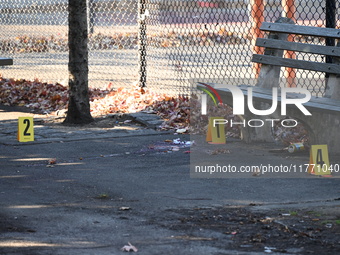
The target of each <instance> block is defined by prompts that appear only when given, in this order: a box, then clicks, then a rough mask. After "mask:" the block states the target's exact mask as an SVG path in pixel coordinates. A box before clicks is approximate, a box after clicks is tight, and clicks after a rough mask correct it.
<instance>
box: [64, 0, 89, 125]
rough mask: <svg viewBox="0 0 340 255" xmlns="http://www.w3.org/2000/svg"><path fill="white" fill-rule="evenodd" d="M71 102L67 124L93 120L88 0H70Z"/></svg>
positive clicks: (69, 65)
mask: <svg viewBox="0 0 340 255" xmlns="http://www.w3.org/2000/svg"><path fill="white" fill-rule="evenodd" d="M68 21H69V33H68V41H69V63H68V70H69V104H68V112H67V116H66V119H65V121H64V123H65V124H87V123H90V122H92V121H93V118H92V116H91V113H90V101H89V89H88V48H87V43H88V31H87V12H86V0H69V19H68Z"/></svg>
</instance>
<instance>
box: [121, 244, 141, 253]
mask: <svg viewBox="0 0 340 255" xmlns="http://www.w3.org/2000/svg"><path fill="white" fill-rule="evenodd" d="M121 251H126V252H130V251H133V252H137V251H138V249H137V248H136V247H135V246H133V245H132V244H131V243H130V242H128V245H124V246H123V247H122V248H121Z"/></svg>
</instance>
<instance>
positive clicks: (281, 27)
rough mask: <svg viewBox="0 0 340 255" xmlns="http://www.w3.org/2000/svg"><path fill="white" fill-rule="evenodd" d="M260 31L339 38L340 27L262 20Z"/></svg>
mask: <svg viewBox="0 0 340 255" xmlns="http://www.w3.org/2000/svg"><path fill="white" fill-rule="evenodd" d="M260 29H261V30H262V31H268V32H279V33H287V34H298V35H310V36H318V37H330V38H338V39H340V29H334V28H326V27H310V26H299V25H293V24H285V23H269V22H263V23H262V25H261V28H260Z"/></svg>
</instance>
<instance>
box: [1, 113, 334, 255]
mask: <svg viewBox="0 0 340 255" xmlns="http://www.w3.org/2000/svg"><path fill="white" fill-rule="evenodd" d="M2 114H4V112H2ZM23 114H24V115H26V116H32V114H31V113H22V112H20V111H19V112H17V114H14V113H11V112H6V114H5V115H6V116H9V117H7V118H2V120H0V151H1V152H0V173H1V174H0V187H1V188H0V208H1V210H0V216H1V217H0V218H1V221H0V223H1V224H0V254H38V255H39V254H75V255H76V254H121V253H122V251H121V250H120V249H121V248H122V247H123V246H124V245H127V244H128V242H131V243H132V244H133V245H135V246H136V247H137V248H138V253H139V254H263V252H252V251H248V252H242V251H235V250H231V249H230V248H229V247H228V246H227V245H226V246H225V247H224V248H221V246H218V245H217V246H216V245H214V243H208V242H205V240H204V239H202V240H198V241H197V240H196V241H195V242H192V241H188V240H184V239H181V240H179V238H176V237H178V236H183V235H184V233H183V232H181V230H174V229H171V228H170V229H169V228H167V227H164V224H163V221H164V218H166V219H168V220H169V219H171V218H172V217H174V215H173V213H172V212H171V210H181V209H183V210H184V209H192V208H215V207H223V206H249V205H251V206H252V207H253V208H254V210H261V209H262V208H266V209H268V208H285V207H287V206H290V207H299V208H300V207H307V208H308V207H310V208H317V207H332V208H334V207H338V206H340V201H339V198H340V189H339V178H337V177H338V175H337V174H334V175H333V176H332V177H328V178H326V177H317V176H312V175H309V174H307V173H300V174H303V175H304V176H303V178H300V177H301V176H299V178H284V177H282V176H280V178H275V176H274V177H272V178H265V176H263V175H254V174H251V173H249V176H248V177H247V178H211V179H210V178H192V177H191V176H190V163H191V161H190V156H191V153H192V152H193V151H195V150H196V151H197V150H198V151H200V153H201V154H199V155H202V159H204V157H206V158H207V160H211V157H214V156H215V155H212V154H211V153H210V152H209V151H211V150H212V149H214V147H210V148H206V147H200V146H199V145H196V146H193V145H192V143H193V141H192V137H190V135H186V134H174V133H173V132H168V131H157V130H155V129H152V128H150V127H146V126H145V125H135V122H134V123H131V122H126V123H122V125H116V126H113V127H111V128H108V127H105V128H101V127H86V126H85V127H81V128H79V127H65V126H62V125H46V123H44V122H43V121H42V119H41V117H42V116H35V117H36V122H35V136H36V140H35V141H34V142H25V143H20V142H18V141H17V138H16V133H17V116H18V115H23ZM139 117H140V116H139ZM154 121H155V120H154V119H153V120H150V122H152V123H151V124H150V125H153V124H154ZM144 124H145V123H144ZM179 141H180V143H179ZM223 146H224V147H223V148H225V149H227V150H228V153H226V154H224V153H221V154H219V155H216V156H217V157H219V158H220V159H221V158H224V159H225V161H226V162H228V164H231V165H235V166H236V165H238V166H239V165H255V164H257V165H260V164H263V163H265V162H272V163H273V164H274V163H275V164H277V165H279V164H286V163H287V161H288V162H293V163H294V164H304V163H307V162H308V160H309V156H308V155H307V154H296V155H291V154H288V153H273V152H271V149H272V148H273V145H268V144H250V145H247V144H244V143H243V142H242V141H239V140H231V141H229V142H227V144H226V145H223ZM205 152H206V153H205ZM204 153H205V154H204ZM338 160H339V158H337V156H336V155H335V156H334V157H333V158H331V162H332V163H334V164H337V163H339V161H338ZM201 236H205V237H206V238H208V237H209V238H211V237H212V236H213V237H214V238H217V239H219V238H221V240H222V239H223V238H224V237H222V236H219V235H218V234H217V233H212V232H202V233H201ZM206 240H208V239H206ZM272 254H275V253H272ZM286 254H304V253H303V252H302V253H299V252H291V253H290V252H288V253H286Z"/></svg>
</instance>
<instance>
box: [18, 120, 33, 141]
mask: <svg viewBox="0 0 340 255" xmlns="http://www.w3.org/2000/svg"><path fill="white" fill-rule="evenodd" d="M18 141H19V142H33V141H34V122H33V117H19V118H18Z"/></svg>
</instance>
